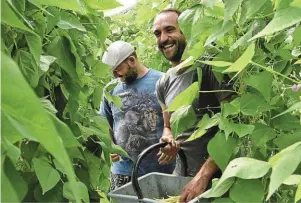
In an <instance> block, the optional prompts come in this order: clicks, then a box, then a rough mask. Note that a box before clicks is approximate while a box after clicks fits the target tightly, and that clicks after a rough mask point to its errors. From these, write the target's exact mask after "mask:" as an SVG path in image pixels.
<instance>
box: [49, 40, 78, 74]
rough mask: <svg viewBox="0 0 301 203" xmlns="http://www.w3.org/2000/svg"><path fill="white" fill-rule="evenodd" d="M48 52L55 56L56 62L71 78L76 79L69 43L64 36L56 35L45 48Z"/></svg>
mask: <svg viewBox="0 0 301 203" xmlns="http://www.w3.org/2000/svg"><path fill="white" fill-rule="evenodd" d="M47 51H48V53H49V54H50V55H52V56H54V57H56V58H57V60H56V63H57V64H58V65H59V66H60V67H61V68H62V69H64V70H65V71H66V72H67V73H68V74H69V75H70V77H71V78H72V79H73V80H76V79H77V78H78V77H77V73H76V69H75V64H74V58H73V56H72V53H71V52H70V44H69V42H68V40H67V39H66V38H65V37H61V36H56V37H55V38H54V39H53V40H52V41H51V43H50V45H49V46H48V49H47Z"/></svg>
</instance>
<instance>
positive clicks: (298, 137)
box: [273, 131, 301, 150]
mask: <svg viewBox="0 0 301 203" xmlns="http://www.w3.org/2000/svg"><path fill="white" fill-rule="evenodd" d="M300 141H301V131H296V132H293V133H289V134H283V135H281V136H279V137H277V138H276V139H274V141H273V142H274V143H275V144H276V145H277V146H278V147H279V149H280V150H282V149H284V148H286V147H288V146H290V145H292V144H294V143H296V142H300Z"/></svg>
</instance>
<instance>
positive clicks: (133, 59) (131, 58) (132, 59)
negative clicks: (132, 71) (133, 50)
mask: <svg viewBox="0 0 301 203" xmlns="http://www.w3.org/2000/svg"><path fill="white" fill-rule="evenodd" d="M128 63H129V65H130V66H131V67H136V65H137V64H136V63H137V58H136V57H135V56H129V57H128Z"/></svg>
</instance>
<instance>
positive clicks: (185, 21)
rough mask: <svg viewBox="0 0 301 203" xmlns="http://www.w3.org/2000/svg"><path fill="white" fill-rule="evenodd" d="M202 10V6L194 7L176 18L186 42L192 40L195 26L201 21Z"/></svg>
mask: <svg viewBox="0 0 301 203" xmlns="http://www.w3.org/2000/svg"><path fill="white" fill-rule="evenodd" d="M202 10H203V6H201V5H196V6H193V7H191V8H189V9H186V10H185V11H183V12H182V13H181V15H180V16H179V18H178V22H179V26H180V28H181V30H182V32H183V33H184V35H185V37H186V39H187V40H188V42H189V41H190V40H192V38H193V34H195V33H194V29H195V24H196V23H197V22H198V21H200V20H201V19H200V18H201V13H202Z"/></svg>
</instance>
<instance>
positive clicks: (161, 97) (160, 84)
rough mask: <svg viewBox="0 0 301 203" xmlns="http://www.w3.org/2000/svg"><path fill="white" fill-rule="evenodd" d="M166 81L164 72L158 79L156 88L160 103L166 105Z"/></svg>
mask: <svg viewBox="0 0 301 203" xmlns="http://www.w3.org/2000/svg"><path fill="white" fill-rule="evenodd" d="M164 81H165V74H163V75H162V76H161V77H160V79H159V80H158V81H157V83H156V90H155V94H156V96H157V99H158V101H159V103H160V105H165V99H164V98H165V96H164V89H165V88H164V87H165V84H164Z"/></svg>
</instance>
